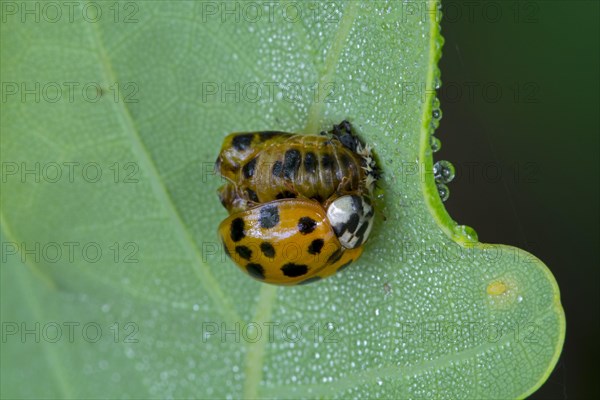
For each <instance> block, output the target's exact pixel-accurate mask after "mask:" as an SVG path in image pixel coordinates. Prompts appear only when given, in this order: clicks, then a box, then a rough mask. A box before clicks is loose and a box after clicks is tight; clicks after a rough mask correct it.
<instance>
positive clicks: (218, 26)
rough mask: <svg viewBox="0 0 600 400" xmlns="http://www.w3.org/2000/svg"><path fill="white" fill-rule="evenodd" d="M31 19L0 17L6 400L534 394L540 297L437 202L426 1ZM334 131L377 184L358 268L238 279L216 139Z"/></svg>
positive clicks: (515, 265)
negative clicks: (375, 171)
mask: <svg viewBox="0 0 600 400" xmlns="http://www.w3.org/2000/svg"><path fill="white" fill-rule="evenodd" d="M34 4H37V3H16V2H4V3H2V7H3V9H2V10H3V18H4V19H5V21H6V22H5V23H3V24H2V32H1V33H2V39H1V40H2V41H1V48H2V57H1V71H2V72H1V74H2V76H1V81H2V85H3V87H2V95H3V100H2V118H1V124H2V125H1V129H2V150H1V157H2V192H1V200H2V220H1V223H2V268H1V274H2V275H1V278H2V343H1V345H2V352H1V362H2V364H1V367H2V389H1V395H2V397H5V398H39V397H44V398H55V397H72V398H99V397H102V398H115V397H135V398H147V397H160V398H164V397H179V398H181V397H197V398H207V397H213V398H220V397H242V396H244V397H268V398H274V397H278V398H279V397H293V398H298V397H370V398H373V397H388V398H404V397H451V398H458V397H460V398H482V397H490V398H500V397H502V398H505V397H523V396H526V395H528V394H529V393H531V392H533V391H534V390H535V389H536V388H537V387H539V386H540V385H541V384H542V383H543V382H544V380H545V379H546V378H547V376H548V374H549V373H550V371H551V370H552V368H553V366H554V365H555V363H556V360H557V358H558V356H559V353H560V349H561V347H562V343H563V339H564V331H565V320H564V314H563V311H562V308H561V305H560V301H559V293H558V287H557V285H556V282H555V281H554V278H553V277H552V275H551V273H550V272H549V271H548V269H547V268H546V266H545V265H544V264H543V263H542V262H541V261H539V260H538V259H536V258H535V257H533V256H531V255H530V254H528V253H526V252H524V251H522V250H519V249H515V248H512V247H508V246H496V245H494V246H492V245H485V244H482V243H478V242H476V241H474V240H473V239H474V236H473V233H472V232H470V231H469V229H467V228H465V227H461V226H458V225H457V224H456V223H454V222H453V221H452V219H451V218H450V217H449V216H448V214H447V213H446V211H445V209H444V207H443V205H442V203H441V201H440V199H439V197H438V194H437V191H436V188H435V184H434V180H433V176H432V154H431V150H430V148H429V135H430V133H431V124H432V121H431V115H432V108H433V104H434V102H435V101H434V100H435V90H434V88H435V86H436V81H437V80H438V71H437V61H438V59H439V57H440V52H441V45H442V39H441V37H440V35H439V26H438V21H437V20H436V13H435V12H428V11H432V10H433V11H435V10H437V6H438V5H437V4H436V3H435V2H433V1H432V2H429V3H425V2H423V3H410V2H409V3H401V2H392V1H389V2H385V1H378V2H369V3H367V2H365V3H362V2H358V1H351V2H333V3H330V2H327V3H274V4H275V5H272V6H270V7H272V8H270V9H260V10H262V11H261V13H260V14H257V12H258V10H259V9H257V8H256V7H254V8H252V7H253V6H252V5H251V4H254V5H256V4H259V3H244V2H240V3H237V2H236V3H233V2H232V3H222V2H198V3H195V2H150V1H148V2H146V1H145V2H139V3H134V2H122V3H114V2H107V3H104V2H100V3H76V5H75V6H74V8H72V9H70V8H68V7H70V6H66V5H59V6H58V7H61V8H60V11H62V14H61V16H60V17H57V16H56V15H57V14H54V13H52V12H53V11H52V10H51V9H50V8H49V7H46V6H44V5H43V4H44V3H41V4H42V5H39V4H38V5H39V6H40V8H39V9H37V11H35V10H36V9H35V8H34V7H35V6H34ZM55 4H59V3H55ZM61 4H62V3H61ZM260 4H261V7H263V6H264V7H267V6H266V5H265V4H267V3H264V4H263V3H260ZM29 5H31V8H32V9H33V10H34V11H33V12H34V13H36V12H37V13H38V14H39V16H40V20H39V22H37V21H36V20H35V15H34V16H32V15H28V14H25V13H24V7H26V6H27V7H28V6H29ZM11 7H12V8H11ZM15 7H16V8H15ZM412 7H417V9H414V8H412ZM98 10H100V11H101V14H98V13H97V12H98ZM70 11H72V13H71V12H70ZM298 13H301V14H298ZM344 118H348V119H349V120H350V121H351V122H352V123H353V124H354V126H355V127H356V129H357V131H358V133H359V134H360V135H361V136H362V137H363V138H364V139H365V140H366V141H367V142H368V143H370V144H371V145H372V146H373V149H374V151H375V153H376V154H377V156H378V159H379V163H380V165H381V167H382V169H383V172H384V175H383V179H382V181H381V189H380V192H379V195H378V199H377V204H376V206H377V220H376V226H375V229H374V231H373V233H372V236H371V240H370V242H369V243H368V244H367V245H366V249H365V252H364V255H363V256H362V258H361V259H360V260H359V261H358V262H356V263H355V264H354V265H353V266H352V267H350V268H349V269H347V270H346V271H345V272H344V273H341V274H338V275H336V276H334V277H331V278H329V279H326V280H324V281H322V282H319V283H314V284H311V285H307V286H298V287H275V286H270V285H265V284H261V283H259V282H256V281H254V280H251V279H249V278H248V277H246V276H245V275H244V274H242V273H240V272H239V271H238V269H237V268H236V267H235V266H234V265H233V264H232V262H231V261H229V260H228V259H227V258H226V257H225V256H224V255H223V254H222V252H221V251H220V247H219V243H218V240H217V236H216V227H217V226H218V224H219V222H220V221H221V220H222V219H223V218H225V216H226V212H225V211H224V210H223V208H222V207H221V205H220V204H219V201H218V199H217V196H216V193H215V190H216V188H217V187H218V186H219V185H220V179H219V178H218V177H217V176H215V174H214V170H213V167H212V165H213V161H214V160H215V158H216V156H217V153H218V151H219V148H220V145H221V142H222V139H223V137H224V136H225V135H226V134H227V133H228V132H232V131H252V130H274V129H277V130H285V131H301V132H305V133H317V132H319V131H321V130H324V129H328V128H330V127H331V125H332V124H334V123H338V122H340V121H341V120H342V119H344ZM100 174H101V175H100Z"/></svg>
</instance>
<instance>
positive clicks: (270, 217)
mask: <svg viewBox="0 0 600 400" xmlns="http://www.w3.org/2000/svg"><path fill="white" fill-rule="evenodd" d="M278 223H279V210H278V209H277V206H276V205H273V204H270V205H266V206H263V207H262V208H261V209H260V227H261V228H264V229H271V228H273V227H274V226H275V225H277V224H278Z"/></svg>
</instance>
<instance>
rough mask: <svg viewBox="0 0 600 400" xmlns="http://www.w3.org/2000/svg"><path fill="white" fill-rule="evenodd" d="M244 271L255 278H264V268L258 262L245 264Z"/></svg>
mask: <svg viewBox="0 0 600 400" xmlns="http://www.w3.org/2000/svg"><path fill="white" fill-rule="evenodd" d="M246 271H248V274H250V276H252V277H254V278H256V279H265V269H264V268H263V266H262V265H260V264H256V263H249V264H248V265H246Z"/></svg>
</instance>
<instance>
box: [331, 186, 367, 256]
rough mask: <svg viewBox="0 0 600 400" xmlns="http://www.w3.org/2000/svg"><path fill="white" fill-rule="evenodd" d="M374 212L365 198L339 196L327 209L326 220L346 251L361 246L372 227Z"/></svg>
mask: <svg viewBox="0 0 600 400" xmlns="http://www.w3.org/2000/svg"><path fill="white" fill-rule="evenodd" d="M373 215H374V210H373V206H372V205H371V201H370V200H369V198H368V197H366V196H358V195H355V194H352V195H346V196H341V197H338V198H337V199H335V200H334V201H332V202H331V203H330V204H329V206H328V207H327V218H328V219H329V223H330V224H331V226H332V227H333V230H334V232H335V234H336V236H337V237H338V240H339V241H340V243H341V244H342V246H344V247H345V248H347V249H354V248H357V247H360V246H362V245H363V244H364V243H365V242H366V241H367V239H368V238H369V234H370V233H371V228H372V227H373Z"/></svg>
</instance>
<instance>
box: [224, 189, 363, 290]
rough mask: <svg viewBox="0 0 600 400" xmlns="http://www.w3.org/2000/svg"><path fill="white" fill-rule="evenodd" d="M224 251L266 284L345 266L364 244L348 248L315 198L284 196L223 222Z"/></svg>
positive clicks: (299, 279) (314, 275) (306, 279)
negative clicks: (344, 245) (338, 236)
mask: <svg viewBox="0 0 600 400" xmlns="http://www.w3.org/2000/svg"><path fill="white" fill-rule="evenodd" d="M219 236H220V237H221V240H222V242H223V247H224V249H225V251H226V253H227V254H228V255H229V256H230V257H231V258H232V259H233V260H234V261H235V263H236V264H237V265H238V266H239V267H240V268H241V269H242V271H244V272H246V273H247V274H249V275H250V276H252V277H253V278H255V279H258V280H260V281H263V282H267V283H276V284H280V285H296V284H303V283H309V282H314V281H316V280H319V279H322V278H325V277H327V276H329V275H331V274H333V273H335V272H337V271H338V270H340V269H342V268H345V267H346V266H348V265H349V264H350V263H351V262H352V261H354V260H355V259H356V258H358V257H359V256H360V254H361V253H362V247H358V248H355V249H345V248H344V247H343V246H342V245H341V244H340V241H339V240H338V238H337V236H336V233H335V232H334V230H333V228H332V227H331V224H330V223H329V221H328V219H327V214H326V212H325V210H324V209H323V207H322V206H321V205H320V204H319V203H318V202H316V201H313V200H308V199H282V200H274V201H271V202H269V203H265V204H262V205H260V206H257V207H254V208H251V209H249V210H246V211H242V212H238V213H235V214H232V215H230V216H229V217H228V218H226V219H225V220H224V221H223V222H222V223H221V225H220V226H219Z"/></svg>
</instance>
